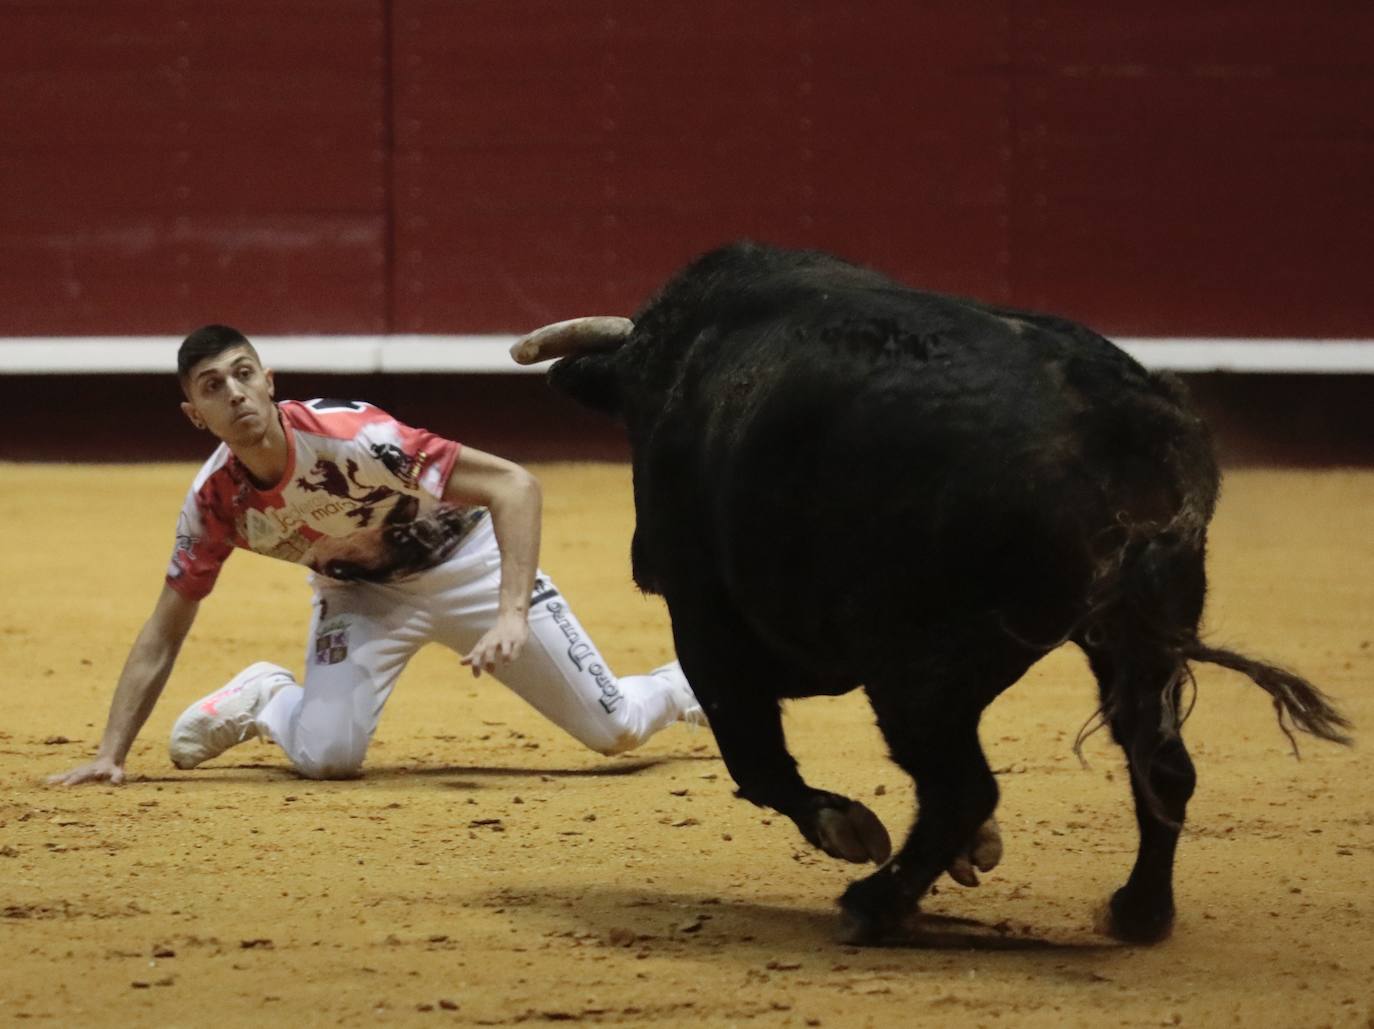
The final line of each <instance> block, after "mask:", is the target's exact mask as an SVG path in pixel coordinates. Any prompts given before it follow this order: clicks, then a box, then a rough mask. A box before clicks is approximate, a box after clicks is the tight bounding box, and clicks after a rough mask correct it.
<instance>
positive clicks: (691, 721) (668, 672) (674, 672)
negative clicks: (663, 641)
mask: <svg viewBox="0 0 1374 1029" xmlns="http://www.w3.org/2000/svg"><path fill="white" fill-rule="evenodd" d="M649 674H650V675H656V676H658V677H659V678H660V679H663V680H664V681H666V682H668V683H669V684H671V686H672V690H673V694H674V696H675V697H676V698H677V706H678V716H677V720H678V721H679V722H684V723H686V724H687V725H690V726H693V727H694V728H700V729H709V728H710V727H711V723H710V722H708V721H707V720H706V712H705V711H703V710H702V709H701V703H700V701H698V700H697V695H696V694H695V693H693V692H692V686H691V684H690V683H688V681H687V676H686V675H684V674H683V672H682V666H681V665H680V664H678V663H677V662H676V661H670V662H669V663H668V664H666V665H661V666H659V667H658V668H655V669H654V670H653V671H652V672H650V673H649Z"/></svg>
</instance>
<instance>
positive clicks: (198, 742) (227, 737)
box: [168, 661, 296, 768]
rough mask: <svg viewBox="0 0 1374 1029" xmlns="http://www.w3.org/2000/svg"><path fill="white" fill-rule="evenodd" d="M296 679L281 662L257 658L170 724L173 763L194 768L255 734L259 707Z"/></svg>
mask: <svg viewBox="0 0 1374 1029" xmlns="http://www.w3.org/2000/svg"><path fill="white" fill-rule="evenodd" d="M295 681H296V679H295V677H294V676H293V675H292V674H291V673H290V672H288V671H287V670H286V669H285V668H283V667H282V666H281V665H274V664H272V663H271V662H269V661H259V662H258V663H257V664H254V665H249V666H248V667H247V668H245V669H244V670H243V671H241V672H239V674H238V675H236V676H234V677H233V678H232V679H230V680H229V682H228V683H226V684H225V685H223V686H221V687H220V688H219V689H217V690H215V692H214V693H211V694H210V695H209V696H208V697H201V698H200V699H199V700H197V701H196V702H195V703H194V704H192V705H191V706H190V707H188V708H187V709H186V710H185V711H183V712H182V713H181V717H180V718H178V719H177V720H176V723H175V724H174V725H173V726H172V739H171V743H170V745H169V748H168V749H169V750H170V751H171V754H172V764H174V765H176V766H177V767H178V768H195V767H196V765H198V764H201V763H202V762H204V761H209V760H210V759H211V758H213V757H219V756H220V755H221V754H223V753H224V752H225V751H226V750H228V749H229V748H230V747H234V746H237V745H238V744H240V743H243V742H244V741H245V740H251V739H252V738H253V737H254V736H257V735H258V724H257V717H258V715H259V714H260V713H261V712H262V709H263V708H265V707H266V706H267V702H268V701H269V700H271V699H272V698H273V697H275V696H276V695H277V694H278V693H279V692H281V689H282V687H284V686H290V685H292V684H294V683H295Z"/></svg>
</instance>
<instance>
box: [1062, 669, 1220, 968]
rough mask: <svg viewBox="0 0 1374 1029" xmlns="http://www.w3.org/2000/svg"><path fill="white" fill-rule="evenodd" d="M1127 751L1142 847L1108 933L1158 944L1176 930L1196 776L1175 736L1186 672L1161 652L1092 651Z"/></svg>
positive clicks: (1112, 907)
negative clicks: (1181, 853) (1178, 862)
mask: <svg viewBox="0 0 1374 1029" xmlns="http://www.w3.org/2000/svg"><path fill="white" fill-rule="evenodd" d="M1084 650H1086V651H1087V653H1088V660H1089V662H1090V663H1091V665H1092V669H1093V674H1094V675H1096V676H1097V680H1098V683H1099V684H1100V686H1101V689H1102V694H1103V703H1104V705H1105V706H1106V709H1107V712H1108V721H1109V724H1110V725H1111V730H1112V738H1113V739H1115V740H1116V742H1117V743H1118V744H1120V746H1121V748H1122V749H1123V750H1124V751H1125V752H1126V763H1127V765H1128V767H1129V769H1130V775H1131V796H1132V798H1133V799H1134V801H1135V817H1136V824H1137V826H1138V827H1139V830H1140V848H1139V850H1138V851H1137V852H1136V859H1135V866H1134V867H1133V868H1132V869H1131V875H1130V878H1129V879H1127V880H1126V885H1124V886H1122V887H1121V889H1119V890H1117V891H1116V893H1115V894H1113V895H1112V898H1111V900H1110V901H1109V902H1108V905H1107V910H1106V912H1105V923H1104V924H1103V926H1102V928H1103V929H1104V930H1105V931H1107V932H1108V933H1110V934H1111V935H1113V936H1115V937H1117V938H1118V939H1121V940H1126V941H1128V942H1131V943H1154V942H1156V941H1158V940H1162V939H1164V938H1165V937H1166V936H1168V935H1169V931H1170V930H1171V929H1172V928H1173V923H1174V886H1173V876H1174V852H1175V849H1176V847H1177V845H1178V836H1179V831H1180V830H1181V829H1182V827H1183V819H1184V816H1185V815H1186V813H1187V807H1188V799H1189V798H1190V797H1191V796H1192V795H1193V787H1194V785H1195V783H1196V781H1197V777H1196V775H1195V773H1194V771H1193V762H1192V759H1190V758H1189V757H1188V750H1187V748H1186V747H1185V746H1184V745H1183V739H1182V737H1181V736H1179V735H1178V733H1177V732H1176V725H1177V716H1176V714H1175V712H1177V710H1178V705H1179V702H1180V696H1179V695H1180V693H1181V692H1182V684H1183V679H1182V674H1181V673H1182V665H1181V663H1180V662H1178V661H1177V660H1176V659H1175V658H1173V657H1172V656H1171V655H1169V654H1167V653H1164V652H1162V651H1157V652H1155V653H1143V654H1142V653H1135V654H1130V655H1125V654H1123V655H1120V656H1117V655H1113V654H1108V653H1106V652H1104V651H1102V650H1100V649H1098V648H1095V647H1091V646H1085V647H1084Z"/></svg>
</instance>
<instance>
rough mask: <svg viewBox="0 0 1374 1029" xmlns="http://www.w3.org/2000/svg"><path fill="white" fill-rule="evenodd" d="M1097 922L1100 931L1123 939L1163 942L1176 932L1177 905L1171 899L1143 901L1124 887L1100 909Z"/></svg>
mask: <svg viewBox="0 0 1374 1029" xmlns="http://www.w3.org/2000/svg"><path fill="white" fill-rule="evenodd" d="M1093 922H1094V928H1095V929H1096V930H1097V931H1098V932H1100V933H1102V934H1103V935H1104V936H1111V937H1112V938H1114V939H1118V940H1120V941H1121V942H1122V943H1142V944H1148V943H1159V942H1160V941H1161V940H1167V939H1168V938H1169V934H1170V933H1172V932H1173V929H1174V906H1173V904H1172V903H1167V902H1166V903H1164V904H1142V903H1140V902H1138V901H1135V900H1133V899H1132V898H1131V897H1130V896H1129V895H1128V894H1127V893H1126V889H1125V887H1122V888H1121V889H1119V890H1117V891H1116V892H1115V893H1114V894H1112V897H1111V899H1110V900H1108V901H1107V902H1106V903H1104V904H1102V905H1101V906H1100V907H1099V908H1098V909H1097V916H1096V918H1094V920H1093Z"/></svg>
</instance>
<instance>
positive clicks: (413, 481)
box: [372, 443, 429, 489]
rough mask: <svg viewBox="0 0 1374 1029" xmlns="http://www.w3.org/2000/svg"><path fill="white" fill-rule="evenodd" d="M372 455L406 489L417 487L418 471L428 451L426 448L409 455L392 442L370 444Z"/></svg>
mask: <svg viewBox="0 0 1374 1029" xmlns="http://www.w3.org/2000/svg"><path fill="white" fill-rule="evenodd" d="M372 456H373V457H375V458H376V459H377V460H378V461H380V462H382V464H383V465H385V466H386V470H387V471H389V472H390V473H391V474H392V475H394V476H396V478H398V479H400V480H401V484H402V485H404V486H405V487H406V488H407V489H418V488H419V485H420V471H421V469H423V468H424V466H425V462H426V461H428V460H429V452H428V451H426V450H421V451H420V452H419V453H418V454H414V455H411V454H407V453H406V452H405V451H404V450H402V449H401V448H400V447H398V446H396V445H395V444H394V443H374V444H372Z"/></svg>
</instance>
